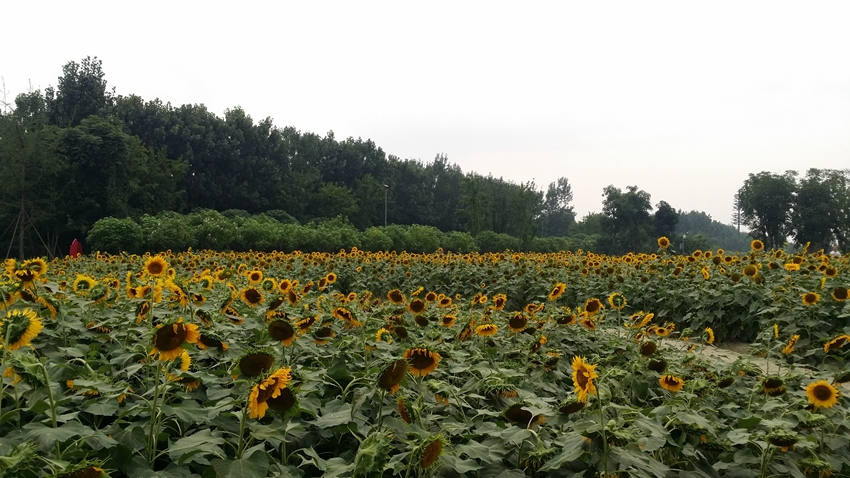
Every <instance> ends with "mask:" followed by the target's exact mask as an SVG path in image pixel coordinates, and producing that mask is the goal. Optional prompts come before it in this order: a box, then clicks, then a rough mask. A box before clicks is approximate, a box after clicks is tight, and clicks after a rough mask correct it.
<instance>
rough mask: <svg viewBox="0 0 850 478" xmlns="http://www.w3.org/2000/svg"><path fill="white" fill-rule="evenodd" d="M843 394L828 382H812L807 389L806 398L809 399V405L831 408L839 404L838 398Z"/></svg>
mask: <svg viewBox="0 0 850 478" xmlns="http://www.w3.org/2000/svg"><path fill="white" fill-rule="evenodd" d="M839 396H841V394H840V393H839V392H838V389H836V388H835V387H833V386H832V385H830V383H829V382H827V381H826V380H818V381H817V382H812V383H810V384H809V385H808V386H807V387H806V397H808V398H809V403H811V404H812V405H814V406H815V409H816V410H817V408H818V407H823V408H830V407H832V406H833V405H835V404H836V403H838V397H839Z"/></svg>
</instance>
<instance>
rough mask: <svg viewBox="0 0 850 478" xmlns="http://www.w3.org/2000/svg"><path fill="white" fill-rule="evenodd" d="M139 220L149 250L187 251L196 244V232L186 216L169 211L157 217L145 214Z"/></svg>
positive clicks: (145, 245) (146, 248)
mask: <svg viewBox="0 0 850 478" xmlns="http://www.w3.org/2000/svg"><path fill="white" fill-rule="evenodd" d="M139 222H140V224H141V226H142V235H143V237H144V248H145V250H147V251H165V250H168V249H171V250H174V251H185V250H186V249H188V248H190V247H195V246H196V242H195V232H194V231H193V230H192V228H191V227H189V224H188V221H187V220H186V216H181V215H180V214H177V213H176V212H171V211H168V212H163V213H159V214H158V215H157V216H155V217H154V216H148V215H147V214H145V215H144V216H142V218H141V219H140V220H139Z"/></svg>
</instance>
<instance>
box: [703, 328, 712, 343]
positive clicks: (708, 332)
mask: <svg viewBox="0 0 850 478" xmlns="http://www.w3.org/2000/svg"><path fill="white" fill-rule="evenodd" d="M705 334H706V336H707V337H706V339H705V343H707V344H708V345H711V344H713V343H714V329H712V328H711V327H706V328H705Z"/></svg>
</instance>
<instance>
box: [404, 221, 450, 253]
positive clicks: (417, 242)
mask: <svg viewBox="0 0 850 478" xmlns="http://www.w3.org/2000/svg"><path fill="white" fill-rule="evenodd" d="M442 242H443V233H442V232H440V230H439V229H437V228H436V227H433V226H420V225H418V224H414V225H413V226H410V227H408V228H407V250H408V252H424V253H426V254H430V253H432V252H436V251H437V249H439V248H440V244H441V243H442Z"/></svg>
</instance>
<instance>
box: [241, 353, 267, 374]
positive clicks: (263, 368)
mask: <svg viewBox="0 0 850 478" xmlns="http://www.w3.org/2000/svg"><path fill="white" fill-rule="evenodd" d="M273 365H274V357H272V355H271V354H268V353H266V352H253V353H249V354H248V355H245V356H244V357H242V358H241V359H240V360H239V371H241V372H242V375H245V376H246V377H259V376H260V375H262V374H263V373H265V372H267V371H269V370H271V369H272V366H273Z"/></svg>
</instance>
